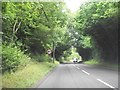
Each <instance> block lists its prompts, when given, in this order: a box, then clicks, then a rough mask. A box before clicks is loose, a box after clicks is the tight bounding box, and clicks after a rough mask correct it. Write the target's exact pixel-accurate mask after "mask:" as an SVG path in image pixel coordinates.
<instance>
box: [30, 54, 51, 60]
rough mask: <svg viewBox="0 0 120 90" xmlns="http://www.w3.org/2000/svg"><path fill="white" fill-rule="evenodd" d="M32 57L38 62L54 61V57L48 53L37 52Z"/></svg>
mask: <svg viewBox="0 0 120 90" xmlns="http://www.w3.org/2000/svg"><path fill="white" fill-rule="evenodd" d="M32 58H33V59H34V60H36V61H38V62H50V61H52V58H51V57H50V56H48V55H47V54H41V55H40V54H36V55H33V56H32Z"/></svg>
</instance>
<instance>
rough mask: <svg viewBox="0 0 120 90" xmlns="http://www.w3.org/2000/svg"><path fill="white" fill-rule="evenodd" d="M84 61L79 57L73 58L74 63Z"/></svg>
mask: <svg viewBox="0 0 120 90" xmlns="http://www.w3.org/2000/svg"><path fill="white" fill-rule="evenodd" d="M82 62H83V61H82V60H78V59H77V58H74V59H73V63H82Z"/></svg>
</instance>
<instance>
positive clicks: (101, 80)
mask: <svg viewBox="0 0 120 90" xmlns="http://www.w3.org/2000/svg"><path fill="white" fill-rule="evenodd" d="M97 80H98V81H100V82H101V83H103V84H105V85H107V86H108V87H110V88H115V87H113V86H111V85H110V84H108V83H106V82H104V81H102V80H101V79H97Z"/></svg>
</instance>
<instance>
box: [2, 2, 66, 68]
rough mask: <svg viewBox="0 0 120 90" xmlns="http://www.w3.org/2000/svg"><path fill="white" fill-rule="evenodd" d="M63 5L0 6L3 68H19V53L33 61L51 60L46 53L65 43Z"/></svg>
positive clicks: (12, 4)
mask: <svg viewBox="0 0 120 90" xmlns="http://www.w3.org/2000/svg"><path fill="white" fill-rule="evenodd" d="M64 6H65V4H64V3H59V2H58V3H55V2H50V3H47V2H38V3H37V2H3V3H2V24H3V28H2V29H3V44H4V43H7V45H8V46H7V45H5V46H4V48H3V68H6V69H8V68H9V69H13V68H16V66H19V65H20V63H21V62H22V59H23V58H22V57H24V55H23V54H24V53H23V52H25V53H26V54H30V57H32V58H34V60H37V61H51V58H50V56H48V55H46V53H47V50H48V49H50V50H51V51H52V52H54V51H55V48H56V47H57V46H58V43H60V44H64V41H65V40H64V38H65V34H66V30H67V29H66V23H67V15H66V13H64V12H63V11H64V10H65V8H64ZM63 8H64V9H63ZM66 39H67V38H66ZM10 43H11V44H12V46H9V44H10ZM15 47H18V48H20V49H18V48H15ZM53 48H54V49H53ZM20 50H22V51H23V52H22V51H20ZM12 52H13V53H12ZM19 54H20V56H19ZM22 55H23V56H22ZM25 59H26V58H25ZM26 60H27V59H26ZM23 61H24V59H23ZM6 69H5V70H6Z"/></svg>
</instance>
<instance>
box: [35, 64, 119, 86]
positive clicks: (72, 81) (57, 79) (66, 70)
mask: <svg viewBox="0 0 120 90" xmlns="http://www.w3.org/2000/svg"><path fill="white" fill-rule="evenodd" d="M37 88H118V71H117V70H111V69H108V68H104V67H98V66H97V67H96V66H92V65H86V64H60V65H59V66H57V67H56V68H55V69H54V70H53V71H52V72H51V73H50V74H49V75H48V76H47V77H46V78H45V79H44V80H42V81H41V82H39V84H38V85H37Z"/></svg>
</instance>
